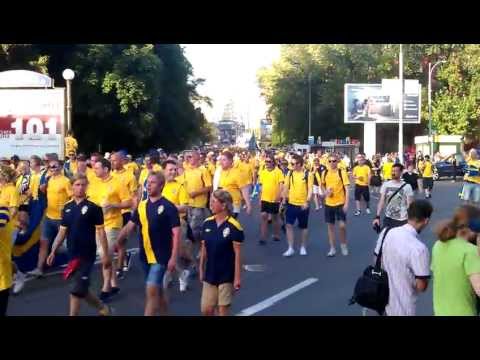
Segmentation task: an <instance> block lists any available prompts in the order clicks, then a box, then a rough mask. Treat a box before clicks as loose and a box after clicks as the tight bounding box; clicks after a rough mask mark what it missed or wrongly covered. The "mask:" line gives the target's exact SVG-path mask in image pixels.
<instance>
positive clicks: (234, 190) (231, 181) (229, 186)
mask: <svg viewBox="0 0 480 360" xmlns="http://www.w3.org/2000/svg"><path fill="white" fill-rule="evenodd" d="M216 178H217V181H215V180H216ZM217 189H223V190H226V191H228V192H229V193H230V195H231V196H232V199H233V217H234V218H237V217H238V214H239V213H240V209H241V205H242V198H243V200H244V201H245V205H246V213H247V214H248V215H250V214H251V213H252V207H251V204H250V195H249V192H248V191H249V187H248V179H246V178H245V176H244V174H243V173H242V171H240V169H238V168H234V167H233V154H232V153H231V152H229V151H224V152H223V153H222V155H221V156H220V168H219V171H218V172H216V173H215V177H214V180H213V190H217Z"/></svg>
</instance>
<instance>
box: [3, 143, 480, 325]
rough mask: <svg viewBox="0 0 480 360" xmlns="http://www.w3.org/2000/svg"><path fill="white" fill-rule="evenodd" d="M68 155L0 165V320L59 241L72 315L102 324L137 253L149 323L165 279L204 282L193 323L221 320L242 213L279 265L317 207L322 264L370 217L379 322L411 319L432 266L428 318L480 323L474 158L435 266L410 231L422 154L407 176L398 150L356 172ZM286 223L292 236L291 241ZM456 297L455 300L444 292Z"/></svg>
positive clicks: (279, 158) (285, 159)
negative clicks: (97, 276) (378, 257)
mask: <svg viewBox="0 0 480 360" xmlns="http://www.w3.org/2000/svg"><path fill="white" fill-rule="evenodd" d="M77 147H78V144H76V143H73V142H70V143H69V144H68V146H66V159H67V160H66V161H61V160H60V159H59V157H58V155H57V154H46V155H45V156H44V158H43V159H41V158H40V157H38V156H32V157H31V158H30V159H28V160H27V159H23V160H21V159H19V158H18V157H17V156H14V157H12V158H11V159H6V158H2V159H1V165H0V315H4V314H6V311H7V305H8V300H9V294H10V292H13V294H17V293H19V292H20V291H21V290H22V288H23V286H24V284H25V279H26V277H27V276H30V277H35V278H38V277H42V276H44V275H45V272H46V271H47V269H48V268H50V267H52V266H54V265H55V263H56V260H57V256H58V255H57V254H58V252H59V250H60V249H61V248H62V247H63V246H64V245H63V243H64V241H65V240H66V249H67V253H68V264H67V266H66V269H65V271H64V273H63V276H64V278H65V279H66V280H67V281H68V282H69V286H70V295H69V296H70V315H72V316H73V315H78V314H79V313H80V305H81V301H82V300H85V302H86V303H87V304H89V305H90V306H92V307H94V308H95V309H97V310H98V313H99V315H110V314H111V312H112V308H111V306H110V304H111V303H112V302H114V300H115V296H116V295H117V294H118V293H119V292H120V285H119V284H120V282H119V281H121V280H122V279H123V278H124V277H125V276H126V272H127V269H128V266H129V260H130V259H129V255H128V252H127V249H128V248H129V247H132V246H135V245H136V244H138V247H139V257H140V263H141V264H142V265H143V268H144V272H145V278H144V281H145V310H144V313H145V315H159V314H167V313H168V296H167V289H168V287H169V286H170V284H171V283H172V278H173V277H176V278H178V284H179V290H180V291H181V292H185V291H186V290H187V289H188V287H189V281H191V279H192V278H193V277H198V278H199V279H200V281H202V283H203V289H202V296H201V301H200V312H201V313H202V314H204V315H214V314H218V315H228V314H229V309H230V306H231V304H232V299H233V295H234V293H235V291H237V290H239V289H240V287H241V270H242V250H241V249H242V242H243V241H244V237H245V235H244V231H243V229H242V225H241V224H240V222H239V219H238V215H239V214H240V213H241V212H242V211H244V212H245V214H246V215H251V214H252V211H253V210H252V209H253V208H254V202H255V201H257V202H258V205H259V208H260V213H261V218H260V236H259V239H258V244H259V245H260V246H265V245H266V244H267V242H268V241H269V237H270V236H271V239H272V241H276V242H278V241H281V237H282V230H283V232H285V235H286V250H285V252H284V253H283V256H284V257H291V256H294V255H295V254H296V253H297V251H298V254H299V255H300V256H306V255H307V253H308V243H307V239H308V228H309V217H310V208H311V204H312V203H313V206H314V211H315V212H318V211H320V209H323V210H324V218H325V222H326V224H327V237H328V243H329V247H330V248H329V251H328V253H327V254H326V255H327V257H334V256H336V254H337V239H336V227H338V240H339V243H340V244H339V245H340V247H339V248H340V252H341V254H342V255H343V256H348V255H349V247H348V242H347V214H348V213H349V211H350V210H352V212H353V215H354V216H362V212H363V211H365V214H366V215H369V214H371V213H372V212H375V215H374V216H373V219H372V227H373V228H374V229H375V230H376V231H377V233H379V234H380V237H379V239H380V238H383V237H382V235H386V236H385V238H384V239H383V243H384V245H383V258H382V264H383V266H384V267H385V269H386V270H387V272H388V274H389V283H390V303H389V306H388V307H387V309H386V314H387V315H414V314H415V300H416V296H417V294H418V293H419V292H421V291H425V289H426V288H427V286H428V279H429V277H430V269H431V272H432V273H433V275H434V312H435V314H436V315H476V314H477V312H476V311H477V310H476V309H477V308H476V296H477V295H479V294H480V256H479V254H478V251H477V247H476V246H477V245H478V244H477V241H478V240H477V239H478V236H477V234H478V233H479V232H480V226H478V219H479V210H478V203H479V202H480V174H479V173H478V169H480V160H479V159H478V153H477V150H475V149H471V150H470V151H469V152H468V153H466V154H465V156H466V159H467V164H468V166H467V171H466V174H465V178H464V186H463V190H462V193H461V197H462V199H463V200H464V202H465V204H464V205H463V206H462V207H460V208H459V209H458V210H457V211H456V212H455V214H454V216H453V218H452V220H450V221H446V222H444V223H442V224H441V225H439V226H438V228H437V229H436V233H437V235H438V239H439V240H438V241H437V242H436V243H435V246H434V248H433V251H432V261H431V263H430V255H429V251H428V249H427V247H426V246H425V244H424V243H423V242H421V241H420V240H419V234H420V232H421V230H422V229H423V228H424V227H425V226H427V224H428V222H429V219H430V217H431V214H432V212H433V208H432V206H431V204H430V202H429V201H427V200H415V197H416V196H417V198H418V196H419V195H420V194H423V195H424V197H425V199H430V198H432V190H433V185H434V181H433V173H434V165H433V163H432V161H431V160H430V158H429V156H428V155H425V156H423V155H422V154H421V153H418V154H416V155H414V156H411V157H405V161H404V163H405V165H406V168H405V167H404V165H403V164H402V163H401V162H400V159H399V158H398V156H397V154H395V153H392V154H386V155H385V156H384V157H382V156H380V155H376V156H374V157H372V158H371V159H368V158H367V157H366V156H365V154H362V153H359V154H356V155H355V158H354V159H352V160H353V161H351V160H350V158H349V157H348V156H347V155H346V154H339V153H336V152H333V151H321V150H319V151H317V152H316V153H301V152H295V151H287V150H263V151H258V152H249V151H245V150H239V149H222V150H221V151H220V150H217V151H200V150H198V149H193V150H188V151H184V152H182V153H178V154H166V153H165V152H163V151H158V150H151V151H149V152H148V153H147V154H146V155H145V156H144V158H143V159H142V161H141V162H139V163H137V162H135V161H133V159H132V157H131V156H130V155H128V154H127V152H126V151H122V150H120V151H115V152H111V153H106V154H104V155H101V154H99V153H92V154H91V155H90V157H87V156H86V155H85V154H82V153H79V154H77ZM352 162H353V163H352ZM351 188H353V199H354V201H355V203H354V206H350V196H349V192H350V189H351ZM371 197H375V198H377V199H378V205H377V207H376V209H372V208H371V206H370V198H371ZM38 209H40V210H41V214H42V215H41V221H40V222H39V225H38V227H39V229H40V232H39V241H38V259H37V261H36V266H35V268H34V269H31V270H30V271H28V272H27V273H24V272H23V271H21V269H19V268H18V266H17V265H16V262H15V261H12V257H13V259H14V258H15V256H14V255H15V250H14V249H15V247H16V246H23V245H24V241H25V239H24V238H32V237H33V235H32V226H31V221H32V216H33V212H34V211H35V210H38ZM382 218H383V219H382ZM270 224H271V225H272V226H271V229H272V232H271V234H269V229H270V226H269V225H270ZM295 225H297V226H298V228H299V229H300V239H299V240H297V241H295V232H294V226H295ZM382 229H383V231H382ZM387 230H388V234H386V231H387ZM390 230H391V231H390ZM22 236H23V238H22ZM22 239H23V240H22ZM22 241H23V242H22ZM27 242H28V241H27ZM379 246H380V242H379V243H378V245H377V249H376V252H377V253H378V247H379ZM97 256H98V257H99V258H100V259H101V275H102V279H103V283H102V288H101V290H100V292H99V293H98V294H96V293H95V292H94V291H92V290H91V284H90V282H91V281H90V279H91V277H92V272H93V271H94V269H95V267H94V264H95V261H96V259H97ZM453 282H454V283H453ZM454 287H455V288H456V289H457V290H458V291H457V290H455V291H451V289H452V288H454ZM452 304H455V306H453V305H452Z"/></svg>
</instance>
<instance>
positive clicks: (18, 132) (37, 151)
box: [0, 88, 65, 159]
mask: <svg viewBox="0 0 480 360" xmlns="http://www.w3.org/2000/svg"><path fill="white" fill-rule="evenodd" d="M64 120H65V91H64V89H63V88H56V89H45V90H43V89H42V90H23V89H21V90H20V89H18V90H13V89H1V90H0V156H7V157H10V156H12V155H18V156H20V158H22V159H26V158H29V157H30V156H32V155H39V156H41V157H43V155H45V153H52V152H55V153H57V154H58V155H59V157H60V158H63V155H64V151H63V148H64V122H65V121H64Z"/></svg>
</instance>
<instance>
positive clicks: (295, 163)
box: [290, 162, 300, 166]
mask: <svg viewBox="0 0 480 360" xmlns="http://www.w3.org/2000/svg"><path fill="white" fill-rule="evenodd" d="M299 164H300V163H297V162H292V163H290V165H292V166H296V165H299Z"/></svg>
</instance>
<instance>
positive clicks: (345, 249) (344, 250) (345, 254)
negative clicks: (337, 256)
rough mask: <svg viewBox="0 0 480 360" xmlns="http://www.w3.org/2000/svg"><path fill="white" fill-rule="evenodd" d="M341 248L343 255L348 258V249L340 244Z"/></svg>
mask: <svg viewBox="0 0 480 360" xmlns="http://www.w3.org/2000/svg"><path fill="white" fill-rule="evenodd" d="M340 248H341V249H342V255H343V256H347V255H348V247H347V245H345V244H340Z"/></svg>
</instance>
